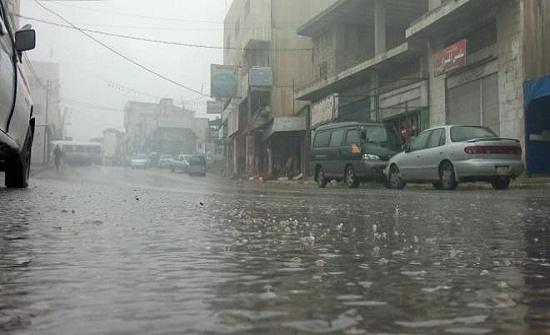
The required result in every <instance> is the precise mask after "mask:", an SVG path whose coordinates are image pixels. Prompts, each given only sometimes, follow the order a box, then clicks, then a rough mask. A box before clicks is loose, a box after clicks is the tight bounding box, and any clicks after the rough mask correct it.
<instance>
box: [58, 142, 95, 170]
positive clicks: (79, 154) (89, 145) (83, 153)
mask: <svg viewBox="0 0 550 335" xmlns="http://www.w3.org/2000/svg"><path fill="white" fill-rule="evenodd" d="M52 145H53V146H52V148H54V149H55V146H56V145H59V147H60V148H61V152H62V153H63V156H62V161H63V162H64V163H65V164H69V165H91V164H101V143H97V142H85V141H53V142H52Z"/></svg>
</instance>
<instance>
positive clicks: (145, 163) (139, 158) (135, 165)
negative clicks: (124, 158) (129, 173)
mask: <svg viewBox="0 0 550 335" xmlns="http://www.w3.org/2000/svg"><path fill="white" fill-rule="evenodd" d="M149 162H150V161H149V158H148V157H147V155H145V154H137V155H135V156H134V157H133V158H132V161H131V162H130V166H131V167H132V169H147V168H148V167H149Z"/></svg>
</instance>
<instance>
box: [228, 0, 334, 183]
mask: <svg viewBox="0 0 550 335" xmlns="http://www.w3.org/2000/svg"><path fill="white" fill-rule="evenodd" d="M332 2H334V0H302V1H292V0H254V1H251V0H235V1H233V2H232V5H231V8H230V10H229V12H228V14H227V16H226V19H225V29H224V30H225V42H224V46H225V53H224V65H228V66H234V67H236V68H237V69H238V70H239V71H238V72H239V80H238V82H239V84H238V86H239V87H238V94H237V96H236V97H233V98H231V99H225V100H224V111H223V116H222V120H223V124H224V129H225V131H224V135H225V136H227V140H226V141H227V142H226V143H227V150H226V157H227V166H226V168H227V172H228V174H229V175H238V176H243V175H245V176H248V177H250V176H262V177H276V176H281V175H284V174H288V173H291V174H298V173H300V172H301V171H302V170H303V165H304V163H305V161H304V159H303V148H304V145H305V141H304V135H305V132H306V118H305V116H304V115H303V113H302V111H303V109H304V107H305V106H307V103H304V102H300V101H297V100H296V99H295V97H294V88H295V87H297V86H300V85H303V84H305V83H306V82H308V81H310V80H311V73H312V70H311V68H312V64H311V46H312V43H311V41H310V40H309V39H308V38H305V37H303V36H298V35H297V34H296V30H297V28H298V27H299V26H300V25H302V24H303V23H304V22H306V20H307V19H308V18H309V17H311V16H313V15H314V14H316V13H317V12H319V11H320V10H322V9H324V8H325V7H326V6H327V5H328V4H330V3H332Z"/></svg>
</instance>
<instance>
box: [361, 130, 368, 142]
mask: <svg viewBox="0 0 550 335" xmlns="http://www.w3.org/2000/svg"><path fill="white" fill-rule="evenodd" d="M366 140H367V131H366V130H365V129H362V130H361V141H366Z"/></svg>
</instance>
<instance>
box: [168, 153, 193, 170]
mask: <svg viewBox="0 0 550 335" xmlns="http://www.w3.org/2000/svg"><path fill="white" fill-rule="evenodd" d="M189 156H190V155H183V154H182V155H176V157H174V159H172V162H171V164H170V171H172V172H177V171H181V172H187V168H188V167H189V162H188V161H187V159H188V157H189Z"/></svg>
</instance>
